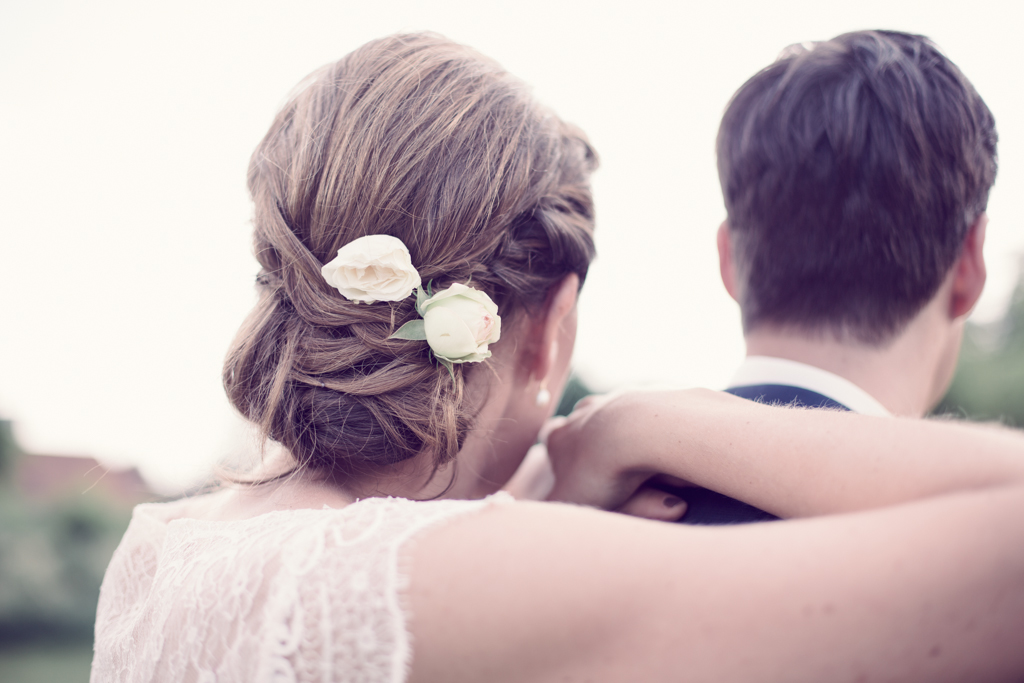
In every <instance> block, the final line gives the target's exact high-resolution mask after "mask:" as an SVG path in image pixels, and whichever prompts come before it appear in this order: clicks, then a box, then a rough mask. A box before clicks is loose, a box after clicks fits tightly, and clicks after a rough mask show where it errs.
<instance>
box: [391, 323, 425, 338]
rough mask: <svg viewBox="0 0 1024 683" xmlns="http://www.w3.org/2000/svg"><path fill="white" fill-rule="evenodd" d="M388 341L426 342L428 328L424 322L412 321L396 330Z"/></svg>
mask: <svg viewBox="0 0 1024 683" xmlns="http://www.w3.org/2000/svg"><path fill="white" fill-rule="evenodd" d="M388 339H408V340H409V341H426V339H427V328H426V327H425V326H424V324H423V321H422V320H410V321H409V322H407V323H406V324H404V325H402V326H401V327H399V328H398V329H397V330H395V333H394V334H393V335H391V336H390V337H388Z"/></svg>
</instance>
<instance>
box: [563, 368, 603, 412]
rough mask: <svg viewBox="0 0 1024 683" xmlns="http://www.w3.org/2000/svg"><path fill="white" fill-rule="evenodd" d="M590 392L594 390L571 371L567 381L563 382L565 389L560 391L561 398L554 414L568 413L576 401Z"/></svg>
mask: <svg viewBox="0 0 1024 683" xmlns="http://www.w3.org/2000/svg"><path fill="white" fill-rule="evenodd" d="M592 393H594V392H593V391H592V390H591V389H590V387H588V386H587V385H586V384H585V383H584V382H583V380H582V379H580V376H579V375H577V374H576V373H575V372H574V373H572V374H571V375H569V381H567V382H566V383H565V390H563V391H562V398H561V399H560V400H559V401H558V408H557V410H555V415H568V414H569V413H571V412H572V408H573V406H575V405H576V402H577V401H579V400H580V399H581V398H583V397H585V396H590V395H591V394H592Z"/></svg>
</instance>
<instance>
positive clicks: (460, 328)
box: [416, 283, 501, 363]
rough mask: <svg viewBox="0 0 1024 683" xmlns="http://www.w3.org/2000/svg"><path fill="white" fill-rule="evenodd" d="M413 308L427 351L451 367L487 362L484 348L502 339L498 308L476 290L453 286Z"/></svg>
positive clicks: (487, 352) (457, 284) (486, 353)
mask: <svg viewBox="0 0 1024 683" xmlns="http://www.w3.org/2000/svg"><path fill="white" fill-rule="evenodd" d="M416 308H417V309H418V310H419V312H420V315H422V316H423V327H424V331H425V332H426V335H427V344H429V345H430V349H431V350H432V351H433V352H434V355H435V356H437V357H438V358H443V359H445V360H448V361H451V362H452V363H476V362H478V361H482V360H484V359H485V358H490V356H491V352H490V351H488V350H487V346H488V345H489V344H493V343H494V342H496V341H498V339H499V338H500V337H501V318H500V317H499V316H498V306H497V305H496V304H495V303H494V302H493V301H491V297H489V296H487V294H486V293H484V292H481V291H480V290H478V289H473V288H472V287H467V286H466V285H463V284H459V283H455V284H453V285H452V286H451V287H449V288H448V289H445V290H442V291H440V292H438V293H437V294H434V295H433V296H432V297H430V298H428V299H426V300H425V301H423V302H422V303H420V304H419V305H417V307H416Z"/></svg>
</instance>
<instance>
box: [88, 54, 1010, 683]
mask: <svg viewBox="0 0 1024 683" xmlns="http://www.w3.org/2000/svg"><path fill="white" fill-rule="evenodd" d="M595 165H596V161H595V156H594V153H593V151H592V150H591V148H590V147H589V145H588V144H587V142H586V140H585V138H584V137H583V136H582V134H581V133H579V132H578V131H576V130H575V129H573V128H571V127H569V126H567V125H566V124H564V123H562V122H561V121H559V120H558V119H557V118H555V117H554V116H553V115H551V114H550V113H548V112H547V111H546V110H544V109H542V108H540V107H538V105H536V104H535V103H534V102H533V101H532V100H531V99H530V98H529V97H528V96H527V95H526V94H525V92H524V90H523V87H522V86H521V85H520V84H519V83H518V82H516V81H515V80H513V79H512V78H511V77H510V76H509V75H508V74H506V73H505V72H503V71H502V70H501V69H500V68H499V67H497V66H496V65H495V64H493V63H492V62H490V61H488V60H486V59H484V58H482V57H481V56H479V55H477V54H475V53H473V52H472V51H470V50H468V49H466V48H463V47H461V46H458V45H455V44H452V43H450V42H448V41H446V40H444V39H442V38H439V37H437V36H432V35H406V36H396V37H391V38H385V39H383V40H379V41H375V42H372V43H370V44H368V45H366V46H364V47H362V48H360V49H359V50H356V51H355V52H353V53H352V54H350V55H348V56H347V57H345V58H344V59H342V60H341V61H340V62H338V63H337V64H334V65H330V66H328V67H326V68H325V69H323V70H321V71H320V72H317V73H316V74H314V76H313V77H312V78H311V79H310V80H308V81H307V82H306V83H305V84H304V85H303V86H302V88H300V90H299V91H298V92H297V93H296V94H295V95H294V96H293V97H292V98H291V99H290V101H289V102H288V103H287V104H286V106H285V107H284V109H283V111H282V112H281V113H280V114H279V115H278V117H277V118H276V120H275V121H274V123H273V125H272V126H271V129H270V132H269V133H268V134H267V136H266V137H265V138H264V140H263V142H262V143H261V144H260V146H259V147H258V148H257V150H256V152H255V154H254V155H253V158H252V162H251V165H250V171H249V187H250V190H251V192H252V196H253V199H254V202H255V206H256V210H255V218H254V225H255V245H256V256H257V259H258V260H259V261H260V264H261V265H262V270H261V272H260V276H259V278H258V282H259V287H260V299H259V302H258V303H257V305H256V308H255V310H254V311H253V313H252V315H251V316H250V318H249V319H248V321H247V322H246V324H245V325H244V326H243V328H242V330H241V332H240V333H239V336H238V338H237V339H236V341H235V342H234V344H233V346H232V349H231V351H230V353H229V354H228V358H227V362H226V364H225V373H224V383H225V386H226V388H227V392H228V395H229V397H230V399H231V401H232V402H233V403H234V405H235V406H236V407H237V408H238V409H239V410H240V411H241V412H242V414H243V415H245V416H246V417H247V418H249V419H250V420H252V421H253V422H254V423H255V424H257V425H258V426H259V427H260V428H261V429H262V431H263V433H264V434H265V435H266V436H267V437H268V438H269V439H270V440H272V441H274V442H276V443H278V444H280V446H281V450H280V452H279V453H273V454H272V455H271V456H270V457H268V458H267V462H266V463H265V466H264V468H263V469H262V470H261V471H260V472H258V473H257V477H258V479H259V480H260V481H261V482H262V483H259V484H258V485H252V486H239V487H232V488H225V489H224V490H222V491H219V492H216V493H214V494H211V495H207V496H199V497H196V498H193V499H188V500H183V501H178V502H175V503H169V504H163V505H146V506H141V507H140V508H139V509H138V510H137V511H136V514H135V516H134V518H133V521H132V524H131V526H130V528H129V530H128V532H127V533H126V535H125V539H124V541H123V542H122V544H121V546H120V547H119V549H118V551H117V553H116V554H115V557H114V559H113V560H112V562H111V566H110V569H109V570H108V573H107V577H106V579H105V581H104V586H103V590H102V594H101V598H100V605H99V610H98V618H97V627H96V657H95V660H94V663H93V673H92V680H93V681H94V682H95V681H108V680H126V681H127V680H132V681H136V680H137V681H165V680H166V681H182V680H185V681H214V680H251V681H271V680H274V681H277V680H282V681H287V680H296V681H307V680H308V681H314V680H315V681H331V680H343V681H404V680H408V681H412V682H418V681H446V682H454V681H548V680H552V681H553V680H600V681H620V680H621V681H635V680H679V679H693V680H714V681H722V680H787V681H796V680H809V681H823V680H828V681H842V680H854V679H860V680H863V679H867V678H871V677H876V676H878V675H881V674H883V673H884V674H885V675H886V676H888V677H891V678H896V679H901V680H904V679H905V680H928V681H937V680H963V678H964V677H965V676H967V674H965V672H969V676H967V677H969V678H970V679H971V680H989V679H991V680H999V679H1000V678H1003V679H1012V678H1013V677H1014V676H1018V677H1019V675H1020V674H1021V672H1022V671H1024V659H1022V655H1021V653H1020V652H1019V650H1020V648H1018V647H1016V646H1015V644H1016V643H1015V642H1014V643H1012V642H1011V641H1015V639H1016V637H1015V635H1014V634H1016V633H1019V632H1020V630H1021V628H1022V627H1024V617H1022V615H1024V550H1022V549H1021V546H1022V544H1020V543H1019V542H1016V543H1015V542H1014V541H1019V539H1020V537H1021V534H1024V521H1021V520H1024V463H1022V462H1021V459H1020V457H1019V452H1020V451H1021V448H1022V441H1021V439H1020V438H1019V437H1017V436H1014V435H1009V434H1007V433H1002V432H998V433H997V432H990V431H986V430H977V429H970V428H963V427H956V426H951V425H933V426H929V425H918V424H916V423H907V422H902V421H898V420H894V421H893V422H892V423H887V426H886V427H885V428H884V431H883V428H882V427H880V426H878V425H877V424H876V423H874V422H871V423H870V424H868V423H867V422H865V421H864V420H865V419H869V418H860V419H858V418H856V417H845V418H844V416H835V415H828V414H811V413H802V412H799V411H785V410H780V409H771V408H765V407H761V406H756V405H752V404H746V403H745V402H742V401H739V400H738V399H737V400H734V401H733V400H729V399H728V398H718V397H710V396H704V395H702V394H700V393H699V392H698V393H697V394H694V393H692V392H682V393H678V394H673V395H672V399H671V401H667V402H664V407H663V408H658V411H657V413H656V414H657V416H660V422H659V418H658V417H654V416H653V415H654V413H653V411H651V410H650V407H649V406H643V404H642V401H643V400H645V399H644V398H642V397H636V398H632V399H630V398H625V399H620V400H618V401H613V402H611V403H610V404H608V405H603V404H600V403H595V404H594V405H592V406H590V407H588V408H587V409H586V410H585V411H583V413H582V414H581V415H580V416H579V417H578V418H576V419H574V420H573V421H572V422H571V423H570V424H569V425H568V426H566V427H565V428H564V429H562V430H559V431H558V432H557V433H556V434H554V435H552V438H553V445H554V446H556V447H557V448H558V449H559V454H560V457H559V458H558V459H557V460H556V468H557V469H558V470H559V471H560V472H570V471H572V473H573V476H574V478H575V481H574V482H570V481H568V480H567V479H565V478H564V477H563V478H561V479H560V480H559V483H558V488H557V489H556V493H559V492H561V493H562V494H564V495H565V497H566V498H567V499H572V500H580V501H584V502H588V503H600V504H602V505H604V506H607V507H615V506H617V505H619V504H621V503H622V502H623V501H626V500H628V499H629V498H630V496H631V494H632V492H633V490H635V489H636V488H637V486H638V485H639V484H641V483H642V482H643V481H644V480H646V478H647V477H648V476H650V474H652V473H654V472H660V473H665V474H670V475H675V476H678V477H682V478H685V479H689V480H691V481H694V482H696V483H699V484H702V485H707V486H712V487H713V488H714V487H717V488H718V489H719V490H722V491H723V492H726V493H729V494H731V495H734V496H735V497H738V498H741V499H748V500H750V501H751V502H753V503H755V504H757V505H758V506H759V507H762V508H764V509H767V510H770V511H773V512H778V513H780V514H783V515H787V516H792V515H820V514H826V513H829V512H839V511H850V510H863V509H867V508H875V507H878V506H879V505H888V504H896V503H902V502H906V501H914V500H919V501H920V502H916V503H912V504H907V505H904V506H901V507H892V508H887V509H883V510H876V511H873V512H864V513H860V514H852V515H844V516H837V517H834V518H830V519H821V520H807V521H801V522H783V523H778V524H773V525H764V526H760V527H748V528H742V529H697V528H684V527H681V526H678V525H662V524H656V523H653V522H649V521H642V520H636V519H632V518H629V517H625V516H619V515H609V514H607V513H604V512H600V511H597V510H592V509H588V508H584V507H577V506H568V505H554V504H547V503H526V502H513V501H512V499H511V498H510V497H508V496H507V495H498V496H490V497H486V496H489V494H493V493H495V492H496V491H498V489H499V488H500V487H501V486H502V484H503V483H505V482H506V481H507V480H508V479H509V477H510V476H511V475H512V473H513V472H514V471H515V470H516V467H517V466H518V465H519V463H520V462H521V461H522V458H523V456H524V454H525V452H526V450H527V448H528V447H529V446H530V445H531V444H532V443H533V442H534V440H535V438H536V435H537V433H538V430H539V429H540V427H541V425H542V424H543V422H544V420H545V419H546V418H547V417H549V415H550V413H551V412H552V409H553V406H552V401H551V397H552V396H556V395H557V394H558V393H559V392H560V390H561V388H562V386H563V384H564V382H565V378H566V374H567V369H568V363H569V357H570V354H571V350H572V346H573V342H574V338H575V330H576V325H575V320H576V318H575V316H576V309H575V304H576V295H577V292H578V290H579V286H580V284H581V282H582V281H583V279H584V277H585V275H586V271H587V266H588V263H589V261H590V259H591V257H592V255H593V243H592V239H591V234H592V229H593V212H592V207H591V197H590V190H589V186H588V176H589V174H590V172H591V171H592V170H593V168H594V167H595ZM659 405H661V404H660V403H659ZM631 406H632V407H634V408H635V407H636V406H641V409H640V410H639V412H637V411H635V410H633V409H632V408H630V407H631ZM623 415H625V416H626V422H625V423H623V421H622V419H621V418H622V416H623ZM638 415H639V417H638ZM669 416H671V424H670V428H666V426H665V424H664V421H665V419H666V417H669ZM632 422H635V423H636V425H639V426H641V427H642V428H643V431H642V434H641V437H642V439H643V442H642V443H641V446H642V448H638V449H636V453H627V455H629V457H628V458H627V459H625V460H624V459H623V453H622V451H623V450H625V451H629V450H630V449H628V448H625V449H624V448H623V441H624V440H626V443H627V444H628V440H629V439H633V438H641V437H637V436H634V434H635V432H634V431H633V425H632ZM797 435H799V438H798V437H797ZM591 442H593V444H596V446H595V451H596V453H597V457H596V458H595V460H594V462H595V467H594V468H593V469H592V470H590V469H588V468H587V467H581V466H579V463H580V462H581V459H580V458H579V457H577V456H578V454H580V453H582V452H584V451H585V450H587V449H588V448H591V445H590V444H591ZM680 445H682V447H680ZM961 446H970V449H971V450H972V452H971V454H970V457H964V454H963V453H961V452H960V447H961ZM812 449H813V450H812ZM931 450H934V451H936V453H937V456H936V457H937V464H936V465H935V466H934V467H931V468H930V469H928V470H926V474H927V477H928V480H929V481H928V482H926V483H925V484H920V485H918V484H914V483H913V482H914V481H916V480H917V478H918V477H919V473H918V472H916V471H915V472H913V473H910V471H909V469H908V468H910V467H916V466H918V465H919V463H918V462H917V461H918V460H919V459H921V458H922V457H924V456H923V455H921V456H918V455H916V454H917V453H926V452H927V451H931ZM641 451H644V452H643V453H641ZM805 451H807V452H805ZM817 451H821V452H824V453H825V455H824V456H823V455H821V453H818V452H817ZM808 452H809V453H814V456H813V457H812V456H810V455H808ZM864 452H867V453H871V454H872V457H871V458H870V459H858V458H857V457H855V456H859V455H862V454H863V453H864ZM754 455H759V456H762V457H769V458H775V459H779V460H781V461H784V462H785V463H788V464H787V465H786V466H784V467H780V468H778V472H776V471H775V470H770V469H768V468H763V467H761V468H760V469H759V466H758V465H757V463H756V462H754V458H753V456H754ZM840 476H842V477H843V481H844V482H846V483H845V484H844V485H842V486H839V485H836V484H835V483H834V482H835V481H838V479H837V478H838V477H840ZM978 489H983V490H984V492H983V493H977V492H975V491H976V490H978ZM965 556H967V557H970V558H971V561H970V562H965V561H964V559H963V558H964V557H965ZM1015 629H1016V630H1015ZM1011 645H1013V646H1011Z"/></svg>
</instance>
